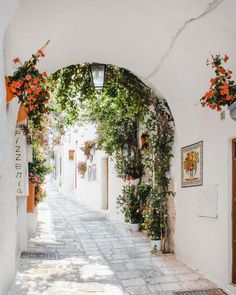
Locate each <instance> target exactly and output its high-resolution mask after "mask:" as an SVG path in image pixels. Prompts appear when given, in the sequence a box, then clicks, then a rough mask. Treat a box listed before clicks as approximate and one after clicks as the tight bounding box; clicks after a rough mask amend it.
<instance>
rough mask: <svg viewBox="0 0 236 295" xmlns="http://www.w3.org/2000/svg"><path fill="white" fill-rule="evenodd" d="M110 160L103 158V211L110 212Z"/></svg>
mask: <svg viewBox="0 0 236 295" xmlns="http://www.w3.org/2000/svg"><path fill="white" fill-rule="evenodd" d="M108 161H109V158H108V157H105V158H102V209H103V210H108V207H109V194H108V190H109V188H108V183H109V180H108V175H109V162H108Z"/></svg>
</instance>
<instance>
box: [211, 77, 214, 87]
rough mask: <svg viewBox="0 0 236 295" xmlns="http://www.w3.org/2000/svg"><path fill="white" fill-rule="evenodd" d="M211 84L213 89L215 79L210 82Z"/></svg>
mask: <svg viewBox="0 0 236 295" xmlns="http://www.w3.org/2000/svg"><path fill="white" fill-rule="evenodd" d="M210 82H211V87H212V86H213V85H214V84H215V79H214V78H212V79H211V80H210Z"/></svg>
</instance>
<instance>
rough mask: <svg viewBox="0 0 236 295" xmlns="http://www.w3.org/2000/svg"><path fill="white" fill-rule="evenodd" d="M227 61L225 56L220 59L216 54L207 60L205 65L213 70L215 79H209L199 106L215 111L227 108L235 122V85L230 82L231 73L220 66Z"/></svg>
mask: <svg viewBox="0 0 236 295" xmlns="http://www.w3.org/2000/svg"><path fill="white" fill-rule="evenodd" d="M228 59H229V58H228V56H227V55H225V56H224V58H222V57H221V56H220V54H218V55H215V56H213V55H212V56H211V60H210V61H209V60H207V65H211V67H212V68H213V69H214V72H215V77H214V78H211V80H210V82H211V85H210V89H209V90H208V91H207V92H206V93H205V95H204V96H203V97H202V98H201V104H202V106H203V107H209V108H211V109H212V110H216V111H221V110H222V107H224V106H228V108H229V111H230V116H231V118H232V119H233V120H236V85H235V83H234V81H233V80H232V71H231V70H229V69H227V70H226V69H225V68H224V67H223V66H222V63H223V62H224V63H226V62H227V60H228Z"/></svg>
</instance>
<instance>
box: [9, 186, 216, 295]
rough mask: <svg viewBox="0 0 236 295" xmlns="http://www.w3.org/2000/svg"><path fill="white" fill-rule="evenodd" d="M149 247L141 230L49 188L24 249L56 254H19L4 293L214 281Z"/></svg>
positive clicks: (127, 289)
mask: <svg viewBox="0 0 236 295" xmlns="http://www.w3.org/2000/svg"><path fill="white" fill-rule="evenodd" d="M150 250H151V247H150V242H149V241H148V239H147V238H146V237H145V236H144V235H143V234H142V233H135V234H134V233H131V232H130V231H129V230H128V227H127V226H126V225H124V224H123V223H120V222H117V221H112V220H108V219H107V218H106V217H105V216H104V215H103V214H101V213H97V212H94V211H90V210H86V208H84V207H83V206H82V205H80V204H79V203H77V202H76V201H74V200H73V199H72V198H71V197H69V196H65V195H62V194H58V193H56V192H55V191H53V189H50V190H49V196H48V198H47V201H46V202H44V203H43V204H41V205H40V206H39V223H38V231H37V235H36V237H35V238H34V239H31V240H30V241H29V244H28V251H30V252H35V251H36V252H43V253H45V252H49V253H51V252H53V253H55V254H56V255H55V258H56V259H51V260H50V259H48V260H47V259H32V258H31V259H26V258H21V259H20V262H19V267H18V272H17V275H16V279H15V282H14V284H13V286H12V288H11V290H10V291H9V294H10V295H17V294H21V295H23V294H29V295H35V294H50V295H54V294H55V295H61V294H66V295H69V294H78V295H88V294H90V295H91V294H97V295H98V294H99V295H100V294H106V295H115V294H117V295H123V294H127V295H128V294H131V295H134V294H137V295H142V294H159V293H165V292H166V293H168V294H171V291H175V290H189V289H197V288H203V289H206V288H211V287H215V286H214V285H213V284H211V283H210V282H209V281H207V280H206V279H204V278H202V277H201V276H200V275H199V274H198V273H196V272H194V271H192V270H191V269H189V268H188V267H186V266H185V265H184V264H182V263H181V262H179V261H178V260H176V259H175V258H174V257H173V256H172V255H157V254H151V252H150Z"/></svg>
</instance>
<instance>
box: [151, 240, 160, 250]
mask: <svg viewBox="0 0 236 295" xmlns="http://www.w3.org/2000/svg"><path fill="white" fill-rule="evenodd" d="M151 246H152V248H154V247H156V250H157V251H161V240H151Z"/></svg>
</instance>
